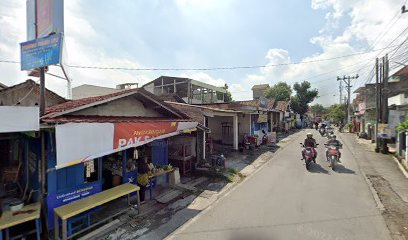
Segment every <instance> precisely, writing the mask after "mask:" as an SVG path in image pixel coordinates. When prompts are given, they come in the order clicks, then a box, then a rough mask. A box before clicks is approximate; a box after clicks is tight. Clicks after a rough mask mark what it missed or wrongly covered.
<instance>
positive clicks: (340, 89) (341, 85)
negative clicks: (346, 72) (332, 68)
mask: <svg viewBox="0 0 408 240" xmlns="http://www.w3.org/2000/svg"><path fill="white" fill-rule="evenodd" d="M339 83H340V86H339V91H340V105H341V98H342V95H343V82H342V81H340V82H339Z"/></svg>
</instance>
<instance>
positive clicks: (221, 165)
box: [208, 154, 227, 172]
mask: <svg viewBox="0 0 408 240" xmlns="http://www.w3.org/2000/svg"><path fill="white" fill-rule="evenodd" d="M208 158H209V160H210V162H211V169H212V170H214V171H215V172H219V171H225V170H226V162H227V158H226V157H225V156H224V154H211V155H210V156H208Z"/></svg>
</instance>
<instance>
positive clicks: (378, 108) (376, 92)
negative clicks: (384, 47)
mask: <svg viewBox="0 0 408 240" xmlns="http://www.w3.org/2000/svg"><path fill="white" fill-rule="evenodd" d="M379 92H380V86H379V64H378V58H376V59H375V108H376V114H375V115H376V117H375V118H376V124H375V151H376V152H379V151H380V144H379V142H378V136H377V135H378V124H379V122H380V114H379V113H380V98H379Z"/></svg>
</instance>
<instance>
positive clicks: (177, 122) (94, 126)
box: [42, 89, 198, 235]
mask: <svg viewBox="0 0 408 240" xmlns="http://www.w3.org/2000/svg"><path fill="white" fill-rule="evenodd" d="M42 121H43V123H44V128H47V130H46V131H47V132H48V134H47V139H46V149H47V167H48V168H47V190H48V192H47V193H48V194H47V197H46V203H47V204H46V205H47V209H46V212H47V227H48V229H49V230H51V229H53V228H55V227H56V226H55V222H54V217H53V216H54V210H55V209H56V208H60V207H61V206H64V205H67V204H70V203H73V202H75V201H78V200H80V199H83V198H86V197H90V196H93V195H101V196H102V195H103V194H102V193H104V192H108V191H110V190H112V189H114V188H117V187H118V186H122V185H126V184H129V183H130V184H137V179H138V167H140V166H141V165H142V162H143V163H144V161H145V160H146V161H147V163H148V166H149V170H150V171H149V184H148V187H149V189H148V191H149V190H151V189H152V188H153V187H154V186H155V185H158V184H160V183H161V182H166V181H167V179H168V176H166V175H167V173H168V172H170V170H171V167H170V166H169V139H170V138H171V137H173V136H177V135H180V134H185V133H188V132H191V131H195V130H196V127H197V124H198V123H197V122H193V121H192V120H190V119H189V118H188V117H187V116H186V115H184V114H182V113H181V112H179V111H177V110H176V109H173V108H172V107H171V106H169V105H167V104H165V103H163V102H160V101H158V100H157V99H155V97H154V96H152V95H151V94H149V93H146V92H145V91H144V90H139V89H136V90H131V91H124V92H120V93H116V94H110V95H106V96H102V97H94V98H88V99H80V100H74V101H71V102H68V103H65V104H62V105H60V106H59V105H56V106H53V107H52V108H51V109H48V111H47V112H46V115H45V116H44V117H42ZM150 192H151V191H150ZM119 208H120V207H118V208H117V209H116V207H114V208H110V209H107V210H106V211H105V210H104V211H103V212H110V211H112V215H114V214H116V212H117V211H119V210H120V209H119ZM97 210H98V208H92V210H90V212H91V213H89V211H88V212H86V213H85V214H80V215H78V216H75V217H71V218H70V219H69V220H68V235H71V234H72V233H74V232H75V231H76V230H77V229H75V228H78V229H83V228H84V227H86V226H87V225H89V223H90V222H94V221H97V219H94V220H93V219H90V220H89V218H90V217H89V216H90V215H95V214H93V213H92V212H93V211H96V212H97ZM96 215H98V214H96ZM74 222H79V223H82V225H81V224H74ZM92 224H93V223H92Z"/></svg>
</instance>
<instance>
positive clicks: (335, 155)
mask: <svg viewBox="0 0 408 240" xmlns="http://www.w3.org/2000/svg"><path fill="white" fill-rule="evenodd" d="M324 146H325V147H326V148H327V150H326V158H327V161H328V162H329V163H330V165H329V166H330V167H331V169H332V170H333V171H334V169H335V168H336V166H337V162H338V161H339V159H340V151H339V149H340V148H341V146H342V145H340V146H336V145H329V144H324Z"/></svg>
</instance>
